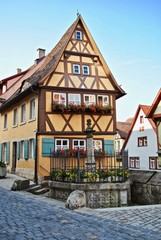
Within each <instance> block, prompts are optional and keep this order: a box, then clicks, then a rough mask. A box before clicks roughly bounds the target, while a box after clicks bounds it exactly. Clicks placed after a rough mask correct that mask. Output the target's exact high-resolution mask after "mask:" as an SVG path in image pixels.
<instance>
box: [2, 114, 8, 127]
mask: <svg viewBox="0 0 161 240" xmlns="http://www.w3.org/2000/svg"><path fill="white" fill-rule="evenodd" d="M7 128H8V115H7V113H5V114H4V123H3V130H7Z"/></svg>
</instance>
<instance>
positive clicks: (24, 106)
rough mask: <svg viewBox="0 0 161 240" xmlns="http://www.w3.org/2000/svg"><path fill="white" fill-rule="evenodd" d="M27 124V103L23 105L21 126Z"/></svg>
mask: <svg viewBox="0 0 161 240" xmlns="http://www.w3.org/2000/svg"><path fill="white" fill-rule="evenodd" d="M23 123H26V103H23V104H22V105H21V124H23Z"/></svg>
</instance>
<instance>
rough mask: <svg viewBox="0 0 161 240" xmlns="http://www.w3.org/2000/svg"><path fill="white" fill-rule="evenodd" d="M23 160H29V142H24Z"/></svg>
mask: <svg viewBox="0 0 161 240" xmlns="http://www.w3.org/2000/svg"><path fill="white" fill-rule="evenodd" d="M24 158H25V160H27V159H28V158H29V141H28V140H24Z"/></svg>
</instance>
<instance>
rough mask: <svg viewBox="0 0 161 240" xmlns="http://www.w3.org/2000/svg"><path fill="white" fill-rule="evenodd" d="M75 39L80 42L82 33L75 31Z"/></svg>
mask: <svg viewBox="0 0 161 240" xmlns="http://www.w3.org/2000/svg"><path fill="white" fill-rule="evenodd" d="M75 38H76V39H77V40H82V32H81V31H76V32H75Z"/></svg>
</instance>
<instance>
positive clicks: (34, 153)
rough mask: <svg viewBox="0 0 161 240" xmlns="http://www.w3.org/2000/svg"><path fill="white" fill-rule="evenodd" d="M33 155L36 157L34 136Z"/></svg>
mask: <svg viewBox="0 0 161 240" xmlns="http://www.w3.org/2000/svg"><path fill="white" fill-rule="evenodd" d="M33 157H34V159H35V158H36V138H33Z"/></svg>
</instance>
